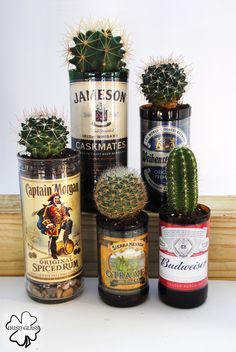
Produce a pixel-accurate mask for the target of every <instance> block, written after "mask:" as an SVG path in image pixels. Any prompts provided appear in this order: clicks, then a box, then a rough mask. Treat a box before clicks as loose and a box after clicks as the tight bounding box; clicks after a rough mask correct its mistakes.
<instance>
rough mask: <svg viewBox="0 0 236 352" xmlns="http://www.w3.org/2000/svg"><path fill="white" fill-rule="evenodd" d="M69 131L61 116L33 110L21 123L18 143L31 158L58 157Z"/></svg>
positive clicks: (63, 147)
mask: <svg viewBox="0 0 236 352" xmlns="http://www.w3.org/2000/svg"><path fill="white" fill-rule="evenodd" d="M68 133H69V131H68V130H67V127H66V126H65V125H64V121H63V120H62V118H60V117H57V116H55V114H49V113H48V112H47V111H42V112H41V111H40V112H38V111H35V112H34V113H33V114H31V115H29V117H27V118H26V119H25V122H24V123H22V124H21V131H20V133H19V137H20V140H19V144H22V145H24V146H25V147H26V152H28V153H29V155H30V156H31V157H32V158H42V159H47V158H51V157H59V156H61V153H62V152H63V150H64V149H65V146H66V144H67V135H68Z"/></svg>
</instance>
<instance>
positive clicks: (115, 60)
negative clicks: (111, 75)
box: [67, 22, 127, 72]
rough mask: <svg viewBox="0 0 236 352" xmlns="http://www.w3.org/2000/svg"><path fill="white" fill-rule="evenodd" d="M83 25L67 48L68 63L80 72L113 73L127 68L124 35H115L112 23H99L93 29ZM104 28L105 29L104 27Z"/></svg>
mask: <svg viewBox="0 0 236 352" xmlns="http://www.w3.org/2000/svg"><path fill="white" fill-rule="evenodd" d="M83 26H84V27H88V26H86V25H83V24H82V25H81V28H79V29H78V30H77V31H76V32H75V34H73V35H72V38H70V40H69V44H68V48H67V56H68V57H67V61H68V62H69V63H70V64H73V65H74V66H75V68H76V71H78V72H112V71H115V72H116V71H120V70H122V69H123V68H124V67H125V66H126V63H125V55H126V54H127V49H126V48H125V46H126V44H125V38H124V35H115V34H114V33H113V30H112V29H111V26H110V23H100V22H99V23H97V24H95V25H91V27H92V28H91V29H84V28H83ZM103 26H104V27H103Z"/></svg>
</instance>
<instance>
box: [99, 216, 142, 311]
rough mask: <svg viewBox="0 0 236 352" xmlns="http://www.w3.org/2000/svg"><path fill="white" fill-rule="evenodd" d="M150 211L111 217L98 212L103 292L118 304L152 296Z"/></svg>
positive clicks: (108, 300)
mask: <svg viewBox="0 0 236 352" xmlns="http://www.w3.org/2000/svg"><path fill="white" fill-rule="evenodd" d="M147 224H148V215H147V214H146V213H145V212H141V213H140V214H139V215H137V216H136V217H133V218H131V219H129V220H128V219H122V220H118V221H117V220H111V219H108V218H106V217H104V216H103V215H101V214H98V215H97V235H98V271H99V286H98V290H99V295H100V297H101V299H102V300H103V301H104V302H105V303H107V304H109V305H111V306H116V307H131V306H135V305H138V304H140V303H142V302H144V301H145V299H146V298H147V296H148V291H149V285H148V233H147V231H148V229H147Z"/></svg>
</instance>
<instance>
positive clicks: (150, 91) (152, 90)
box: [141, 59, 188, 109]
mask: <svg viewBox="0 0 236 352" xmlns="http://www.w3.org/2000/svg"><path fill="white" fill-rule="evenodd" d="M142 81H143V82H142V83H141V89H142V92H143V93H144V95H145V97H146V99H147V100H148V101H149V102H150V103H152V104H153V105H155V106H159V107H161V108H167V109H171V108H175V107H176V106H177V104H178V102H179V100H180V99H181V97H182V95H183V94H184V92H185V87H186V86H187V84H188V82H187V75H186V73H185V70H184V68H183V67H181V66H180V64H179V63H177V62H175V61H174V60H172V59H168V60H166V61H163V60H159V61H156V62H155V61H153V62H152V63H151V64H150V65H148V67H147V68H146V69H145V71H144V73H143V74H142Z"/></svg>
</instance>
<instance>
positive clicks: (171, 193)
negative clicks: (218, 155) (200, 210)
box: [167, 147, 198, 214]
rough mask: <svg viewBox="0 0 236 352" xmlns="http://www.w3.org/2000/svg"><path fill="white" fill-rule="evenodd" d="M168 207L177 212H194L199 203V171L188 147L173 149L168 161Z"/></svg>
mask: <svg viewBox="0 0 236 352" xmlns="http://www.w3.org/2000/svg"><path fill="white" fill-rule="evenodd" d="M167 198H168V208H169V209H170V210H171V211H173V212H174V213H176V214H192V213H193V212H194V211H195V210H196V209H197V204H198V172H197V162H196V158H195V156H194V154H193V152H192V151H191V150H190V149H189V148H187V147H179V148H175V149H173V150H172V152H171V153H170V155H169V158H168V163H167Z"/></svg>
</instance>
